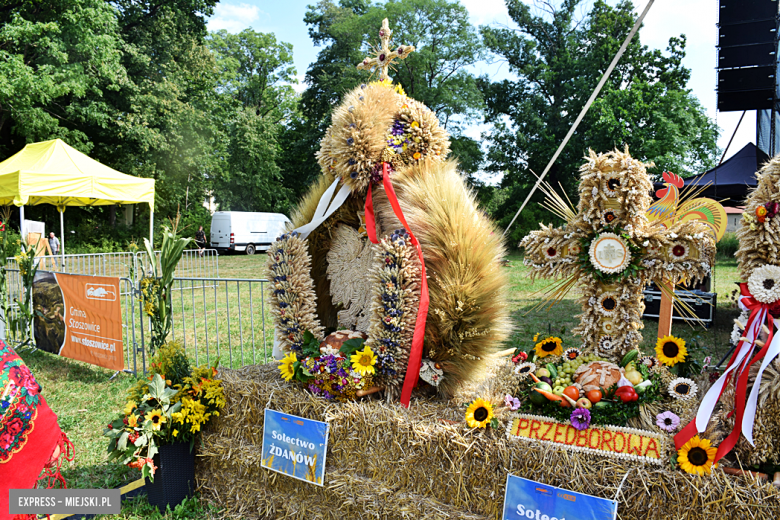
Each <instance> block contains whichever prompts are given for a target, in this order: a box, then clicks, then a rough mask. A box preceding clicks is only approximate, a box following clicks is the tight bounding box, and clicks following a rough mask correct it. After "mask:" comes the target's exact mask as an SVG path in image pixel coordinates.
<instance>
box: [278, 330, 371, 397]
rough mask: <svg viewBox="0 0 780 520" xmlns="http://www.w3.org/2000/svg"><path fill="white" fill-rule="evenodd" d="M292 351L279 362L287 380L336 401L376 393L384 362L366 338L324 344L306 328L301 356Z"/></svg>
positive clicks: (281, 371) (282, 373) (280, 370)
mask: <svg viewBox="0 0 780 520" xmlns="http://www.w3.org/2000/svg"><path fill="white" fill-rule="evenodd" d="M298 356H299V355H298V354H296V353H295V352H289V353H288V354H287V355H286V356H285V357H284V358H283V359H282V360H281V362H280V364H279V372H280V373H281V376H282V378H283V379H285V380H286V381H297V382H299V383H302V384H303V385H305V386H306V388H307V389H308V390H309V391H310V392H311V393H312V394H314V395H316V396H319V397H322V398H325V399H328V400H336V401H347V400H351V399H355V398H356V397H362V396H363V395H367V394H369V393H372V392H371V391H370V390H371V389H373V388H375V385H374V383H375V378H376V376H377V375H378V374H379V373H380V372H379V371H380V370H381V368H382V367H381V364H380V363H379V359H378V357H377V355H376V353H374V351H373V350H372V349H371V347H370V346H369V345H366V344H365V340H364V339H363V338H354V339H350V340H348V341H345V342H344V343H343V344H342V345H341V347H340V348H338V349H335V348H331V347H329V346H326V347H323V348H320V342H319V341H318V340H317V339H316V338H315V337H314V335H313V334H312V333H311V332H309V331H306V332H305V333H304V335H303V343H302V345H301V353H300V359H299V357H298Z"/></svg>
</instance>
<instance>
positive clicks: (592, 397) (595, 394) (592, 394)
mask: <svg viewBox="0 0 780 520" xmlns="http://www.w3.org/2000/svg"><path fill="white" fill-rule="evenodd" d="M585 397H587V398H588V401H590V402H591V403H593V404H596V403H598V402H599V401H601V397H602V395H601V390H591V391H589V392H588V393H587V394H585Z"/></svg>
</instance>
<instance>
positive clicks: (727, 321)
mask: <svg viewBox="0 0 780 520" xmlns="http://www.w3.org/2000/svg"><path fill="white" fill-rule="evenodd" d="M264 263H265V256H264V255H258V256H253V257H250V256H225V257H221V258H220V262H219V271H220V276H221V277H225V278H260V277H261V273H262V269H263V266H264ZM506 269H507V272H508V275H509V283H510V302H509V306H510V309H511V312H512V320H513V323H514V326H515V330H514V332H513V334H512V336H511V338H510V339H509V341H508V345H507V346H515V345H521V346H523V347H524V348H528V346H529V345H530V342H531V338H532V337H533V335H534V334H535V333H536V332H547V331H551V332H553V333H556V334H560V335H561V336H562V338H563V340H564V345H567V346H575V345H576V346H578V345H579V341H578V338H575V337H574V336H573V335H572V334H571V330H572V328H573V327H574V326H575V325H576V324H577V318H576V315H577V314H579V313H580V307H579V305H578V304H577V303H576V294H575V293H574V291H572V292H571V293H570V294H569V295H567V297H566V298H565V299H564V300H563V301H561V302H560V303H559V304H558V305H557V306H555V307H553V308H552V309H550V310H548V309H542V310H537V311H530V309H531V308H532V307H534V306H535V304H536V303H537V301H538V294H535V293H538V291H540V290H541V289H543V288H544V287H546V286H547V284H548V282H547V281H546V280H536V281H531V279H530V276H529V275H530V271H529V269H528V268H526V267H525V266H523V265H522V258H521V257H520V256H519V255H513V256H510V258H509V267H508V268H506ZM737 279H738V278H737V266H736V261H735V260H734V258H733V257H730V258H727V259H721V260H719V262H718V264H717V266H716V268H715V270H714V289H715V290H716V291H717V292H718V296H719V298H720V301H719V302H718V309H717V314H716V320H715V323H714V324H713V326H712V327H710V328H709V329H704V328H702V327H692V326H689V325H685V324H683V323H680V322H675V324H674V326H673V333H674V334H675V335H678V336H681V337H683V338H684V339H685V340H686V342H689V343H696V344H697V345H699V346H700V347H701V349H700V350H694V353H695V355H696V356H698V357H703V356H705V355H711V356H713V358H714V359H717V360H718V361H719V360H720V357H722V356H723V354H724V353H725V351H726V350H727V348H728V338H729V336H730V334H731V328H732V320H733V319H734V318H735V317H736V316H737V314H738V312H737V310H736V307H735V305H734V302H733V300H730V298H729V295H730V294H731V292H732V291H733V290H734V289H735V286H734V282H735V281H736V280H737ZM199 291H200V292H201V293H202V292H203V290H202V289H199V290H196V291H195V292H194V294H193V295H194V296H196V300H195V302H196V305H195V306H193V305H192V298H189V306H188V301H187V300H185V302H184V304H183V307H182V308H183V309H184V314H183V315H184V316H186V317H187V318H188V319H189V320H191V319H192V311H193V309H194V310H195V312H196V315H197V313H198V312H201V311H203V310H204V309H205V312H206V313H210V314H209V315H210V316H222V317H223V318H226V317H227V312H226V308H225V307H226V302H228V301H229V302H230V305H231V309H237V307H238V305H239V304H243V305H245V307H243V308H244V309H246V308H247V307H246V302H244V299H246V298H247V296H246V295H247V294H248V293H246V292H243V289H242V293H241V296H239V294H238V292H237V291H233V292H231V289H230V285H228V293H227V296H219V297H218V300H217V304H216V308H215V306H214V303H213V301H211V300H210V299H209V298H206V300H207V301H206V303H205V304H204V305H203V307H202V308H200V309H199V308H198V307H197V303H198V300H197V293H198V292H199ZM219 291H220V292H224V291H225V287H224V283H223V282H220V289H219ZM218 294H219V293H218ZM185 295H186V296H193V295H188V294H186V293H185ZM254 296H255V297H257V296H259V295H254ZM220 298H224V299H220ZM174 301H175V300H174ZM177 309H178V310H177ZM254 311H255V312H256V313H259V312H260V309H259V307H255V308H254ZM231 312H232V311H231ZM266 312H267V308H266ZM174 313H175V319H176V320H178V321H177V322H176V323H177V325H176V326H177V327H181V320H182V313H181V310H180V309H179V307H177V308H175V309H174ZM246 317H247V315H246V314H244V315H243V316H242V318H246ZM266 317H267V319H268V323H270V318H269V315H268V314H266ZM211 323H212V327H213V326H214V325H215V324H216V322H214V320H213V318H212V321H211ZM199 326H200V325H199ZM187 327H188V330H192V323H191V322H188V323H187ZM657 327H658V326H657V322H655V321H652V320H646V321H645V329H644V331H643V335H644V338H645V339H644V341H643V343H642V349H643V351H644V352H646V353H650V352H651V351H652V348H653V346H654V344H655V336H656V331H657ZM266 329H267V330H266V334H267V335H268V334H270V329H272V327H270V326H269V327H267V328H266ZM255 332H258V330H257V328H256V330H255ZM259 332H260V333H261V334H262V329H261V330H260V331H259ZM249 333H250V331H248V330H246V329H245V331H244V337H245V338H246V337H248V334H249ZM201 334H204V336H203V338H204V339H205V329H202V332H201ZM191 337H192V338H194V337H196V336H195V335H194V334H193V335H192V336H191ZM269 337H270V336H269ZM210 338H211V339H212V341H213V339H214V338H215V336H210ZM199 341H201V343H200V344H199V345H200V347H199V348H202V345H203V343H202V341H203V340H201V339H199ZM220 343H222V342H220ZM259 343H261V342H260V341H258V340H257V339H256V344H259ZM271 344H272V343H268V349H270V345H271ZM223 346H224V345H223ZM245 347H246V348H245V350H244V353H245V354H247V353H248V352H249V350H248V347H247V342H246V341H245ZM187 348H188V352H189V353H190V355H194V344H193V340H192V339H188V347H187ZM200 352H202V351H199V353H200ZM230 352H232V354H235V355H234V356H233V360H232V361H233V362H232V365H233V366H240V364H241V358H240V355H237V354H240V351H239V350H236V348H235V346H234V349H233V350H232V351H230ZM226 353H227V352H226V350H225V349H221V350H220V354H221V355H223V358H222V361H223V363H222V364H223V366H225V365H229V364H230V359H229V358H227V357H224V354H226ZM258 353H259V351H258V352H256V354H258ZM20 355H21V356H22V357H23V358H24V360H25V362H27V364H28V365H29V366H30V369H31V370H32V371H33V373H34V374H35V376H36V378H37V379H38V381H39V382H40V384H41V385H42V386H43V395H44V397H45V398H46V399H47V401H48V402H49V405H50V406H51V407H52V409H53V410H54V412H55V413H56V414H57V415H58V417H59V421H60V426H61V427H62V429H63V430H64V431H65V432H66V433H67V434H68V436H69V437H70V439H71V440H72V441H73V443H74V445H75V450H76V459H75V461H74V462H73V463H71V464H70V465H67V466H66V467H64V470H63V474H64V476H65V478H66V479H67V482H68V486H69V487H71V488H116V487H119V486H121V485H124V484H126V483H128V482H131V481H133V480H135V479H137V478H138V476H139V474H138V472H137V470H131V469H129V468H127V467H124V466H119V465H117V464H108V463H107V462H106V446H107V442H106V439H105V438H104V437H102V430H103V426H104V425H105V424H107V423H108V422H109V420H110V419H111V418H112V417H113V415H114V414H115V413H116V412H117V411H119V410H121V409H122V407H123V406H124V403H125V400H126V397H125V395H126V394H125V393H126V391H127V389H128V388H129V387H130V386H131V385H132V384H133V382H134V381H135V378H134V377H133V376H132V375H131V374H126V373H121V374H118V375H117V376H116V377H115V378H114V379H110V377H111V376H112V374H113V373H112V372H111V371H109V370H106V369H103V368H100V367H95V366H91V365H87V364H85V363H81V362H78V361H73V360H70V359H66V358H59V357H55V356H52V355H50V354H47V353H44V352H40V351H34V352H29V351H26V352H20ZM263 359H264V358H262V357H261V356H259V355H258V356H256V360H257V362H262V361H263ZM212 360H213V358H212ZM199 361H200V362H201V363H203V362H205V359H204V358H203V357H202V356H201V358H200V359H199ZM244 363H247V364H248V363H251V359H249V356H245V358H244ZM219 514H220V512H219V511H218V510H215V509H212V508H211V507H210V506H208V505H207V504H205V503H201V502H200V501H198V500H197V499H196V498H195V499H192V500H190V501H188V502H187V503H185V504H183V505H182V506H180V507H179V508H177V510H176V511H171V512H168V513H166V514H165V515H160V514H159V513H157V511H156V510H154V509H153V508H151V507H150V506H149V505H148V503H147V501H146V498H145V496H141V497H137V498H133V499H131V500H129V501H127V502H125V503H124V504H123V506H122V514H121V515H119V516H118V518H122V519H127V520H136V519H140V518H166V519H180V518H181V519H183V518H217V517H218V516H219ZM112 518H117V517H112Z"/></svg>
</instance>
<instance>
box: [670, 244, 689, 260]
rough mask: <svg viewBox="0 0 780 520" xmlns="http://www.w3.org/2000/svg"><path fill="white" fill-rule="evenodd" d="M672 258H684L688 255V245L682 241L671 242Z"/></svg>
mask: <svg viewBox="0 0 780 520" xmlns="http://www.w3.org/2000/svg"><path fill="white" fill-rule="evenodd" d="M671 253H672V260H684V259H685V258H686V257H687V256H688V246H686V245H685V244H683V243H682V242H676V243H674V244H672V249H671Z"/></svg>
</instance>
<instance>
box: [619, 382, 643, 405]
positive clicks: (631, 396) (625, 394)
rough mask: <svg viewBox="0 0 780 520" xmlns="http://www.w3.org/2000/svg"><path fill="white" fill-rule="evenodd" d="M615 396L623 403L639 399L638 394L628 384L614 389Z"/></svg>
mask: <svg viewBox="0 0 780 520" xmlns="http://www.w3.org/2000/svg"><path fill="white" fill-rule="evenodd" d="M615 396H616V397H619V398H620V400H621V401H623V402H624V403H630V402H633V401H636V400H637V399H639V394H637V393H636V390H634V389H633V388H631V387H630V386H621V387H620V388H618V389H617V390H616V391H615Z"/></svg>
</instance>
